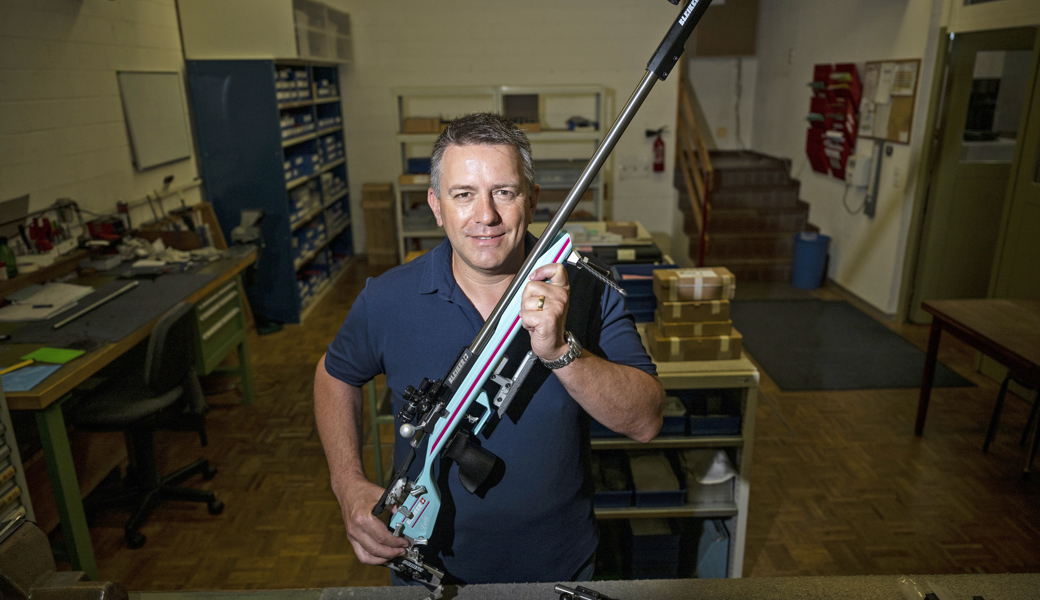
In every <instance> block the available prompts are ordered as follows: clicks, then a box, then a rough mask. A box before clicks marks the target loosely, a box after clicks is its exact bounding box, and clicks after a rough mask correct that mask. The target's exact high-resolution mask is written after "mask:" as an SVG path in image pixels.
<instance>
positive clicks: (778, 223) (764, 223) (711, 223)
mask: <svg viewBox="0 0 1040 600" xmlns="http://www.w3.org/2000/svg"><path fill="white" fill-rule="evenodd" d="M808 217H809V205H808V204H806V203H805V202H802V201H801V200H799V201H798V202H797V203H796V204H795V206H793V207H790V208H736V209H721V208H720V209H716V208H712V211H711V216H710V218H709V219H708V231H709V232H712V233H719V232H726V231H733V232H737V231H749V232H750V231H754V232H759V231H774V232H785V233H797V232H799V231H806V226H807V224H808V221H809V218H808ZM694 231H696V225H695V224H694Z"/></svg>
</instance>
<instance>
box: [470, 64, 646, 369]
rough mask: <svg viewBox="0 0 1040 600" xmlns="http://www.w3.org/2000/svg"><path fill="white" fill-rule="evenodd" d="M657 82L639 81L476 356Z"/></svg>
mask: <svg viewBox="0 0 1040 600" xmlns="http://www.w3.org/2000/svg"><path fill="white" fill-rule="evenodd" d="M655 83H657V75H655V74H654V73H653V72H652V71H647V72H646V74H645V75H643V79H642V80H641V81H640V82H639V86H638V87H637V88H636V90H635V91H634V92H632V97H631V98H629V99H628V102H627V103H626V104H625V107H624V108H622V109H621V114H619V115H618V118H617V120H615V121H614V124H613V125H611V126H610V130H609V131H607V134H606V136H604V138H603V143H602V144H600V146H599V148H596V152H595V153H594V154H593V155H592V159H591V160H589V164H588V165H586V166H585V170H584V171H582V173H581V177H579V178H578V182H577V183H575V184H574V187H573V188H571V191H570V193H569V194H567V199H566V200H564V202H563V205H561V206H560V210H558V211H556V215H555V216H554V217H553V218H552V220H551V221H549V225H548V226H547V227H546V228H545V232H544V233H543V234H542V236H541V237H540V238H539V239H538V243H537V244H535V246H534V248H533V249H532V250H531V253H530V254H528V255H527V260H525V261H524V264H523V266H521V267H520V271H519V272H518V273H517V274H516V277H514V278H513V281H512V283H510V284H509V288H508V289H507V290H506V293H505V294H503V295H502V299H501V300H499V301H498V304H497V305H495V310H493V311H492V312H491V315H490V316H489V317H488V319H487V321H485V322H484V327H483V328H481V330H480V333H478V334H477V337H476V339H474V340H473V344H472V345H470V347H469V349H470V351H471V352H473V353H474V354H480V351H481V350H483V349H484V346H485V345H486V344H487V342H488V340H489V339H490V338H491V335H492V333H494V331H495V327H496V326H497V323H498V320H499V319H500V318H501V317H502V313H503V312H505V308H506V304H507V301H508V299H509V298H512V297H513V295H514V294H516V293H517V292H518V291H519V290H520V287H521V286H523V285H524V284H525V283H527V277H528V275H530V274H531V271H533V270H534V269H533V266H534V263H535V262H537V260H538V257H539V256H541V255H542V254H543V253H544V252H545V250H546V249H547V248H548V247H549V246H550V245H551V244H552V242H553V238H555V237H556V234H557V233H559V231H560V229H562V228H563V224H564V223H566V222H567V219H568V218H569V217H570V216H571V213H572V212H574V209H575V207H576V206H577V205H578V201H579V200H581V197H582V196H583V195H584V194H585V191H586V190H587V189H589V185H591V184H592V180H593V179H595V178H596V174H597V173H599V170H600V167H602V166H603V163H604V162H606V160H607V157H608V156H610V152H611V150H613V149H614V146H615V145H616V144H617V142H618V140H619V139H621V134H623V133H625V129H626V128H628V124H629V123H631V122H632V117H634V116H635V115H636V112H638V111H639V107H640V106H642V104H643V100H645V99H646V97H647V95H648V94H650V90H651V89H653V87H654V84H655Z"/></svg>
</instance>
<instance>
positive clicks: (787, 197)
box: [711, 181, 801, 209]
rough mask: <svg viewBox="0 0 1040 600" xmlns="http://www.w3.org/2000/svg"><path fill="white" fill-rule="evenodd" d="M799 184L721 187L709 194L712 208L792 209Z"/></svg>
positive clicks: (794, 182)
mask: <svg viewBox="0 0 1040 600" xmlns="http://www.w3.org/2000/svg"><path fill="white" fill-rule="evenodd" d="M800 189H801V184H800V183H799V182H798V181H791V182H790V183H788V184H787V185H776V186H744V187H723V188H721V189H718V190H715V191H713V192H712V193H711V206H712V208H720V209H723V208H793V207H796V206H798V192H799V191H800Z"/></svg>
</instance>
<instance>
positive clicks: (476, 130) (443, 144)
mask: <svg viewBox="0 0 1040 600" xmlns="http://www.w3.org/2000/svg"><path fill="white" fill-rule="evenodd" d="M477 144H480V145H485V146H499V145H504V146H512V147H514V148H516V152H517V154H519V155H520V162H521V163H523V168H524V186H525V187H526V189H525V190H524V193H526V194H527V195H531V194H533V193H534V164H533V163H532V160H531V141H530V140H528V139H527V135H526V134H525V133H524V132H523V131H522V130H521V129H520V128H518V127H517V126H516V125H515V124H514V123H513V122H512V121H510V120H509V119H507V118H505V117H504V116H502V115H499V114H495V113H486V112H485V113H471V114H468V115H464V116H461V117H459V118H457V119H455V120H454V121H451V122H450V123H448V128H447V129H445V130H444V131H443V132H442V133H441V135H440V136H439V137H438V138H437V141H436V142H434V144H433V156H431V157H430V187H431V188H433V193H434V195H436V196H437V197H438V198H440V197H441V160H443V159H444V151H445V150H447V149H448V146H471V145H477Z"/></svg>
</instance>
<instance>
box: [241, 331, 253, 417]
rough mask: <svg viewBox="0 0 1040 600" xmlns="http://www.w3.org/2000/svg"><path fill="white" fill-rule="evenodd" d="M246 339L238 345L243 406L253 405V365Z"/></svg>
mask: <svg viewBox="0 0 1040 600" xmlns="http://www.w3.org/2000/svg"><path fill="white" fill-rule="evenodd" d="M246 339H247V338H246V337H243V338H242V343H240V344H239V345H238V376H239V377H240V378H241V379H242V404H252V403H253V398H254V396H253V363H252V362H251V361H250V360H249V344H248V342H247V341H246Z"/></svg>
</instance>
